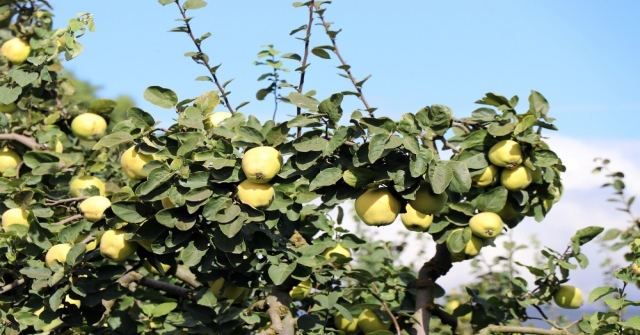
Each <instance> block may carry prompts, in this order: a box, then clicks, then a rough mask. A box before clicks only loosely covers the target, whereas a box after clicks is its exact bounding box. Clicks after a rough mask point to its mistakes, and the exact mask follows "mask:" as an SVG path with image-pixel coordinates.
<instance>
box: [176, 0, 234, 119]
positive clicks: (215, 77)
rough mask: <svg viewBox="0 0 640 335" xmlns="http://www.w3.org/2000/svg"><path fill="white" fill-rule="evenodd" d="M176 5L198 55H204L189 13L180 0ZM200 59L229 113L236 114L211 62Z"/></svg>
mask: <svg viewBox="0 0 640 335" xmlns="http://www.w3.org/2000/svg"><path fill="white" fill-rule="evenodd" d="M176 5H178V9H180V14H182V18H183V19H184V25H185V27H186V28H187V33H189V36H190V37H191V40H192V41H193V43H194V44H195V45H196V48H197V49H198V54H199V55H204V52H202V48H201V47H200V43H202V41H200V42H198V41H197V39H196V37H195V36H194V35H193V31H192V30H191V25H189V21H188V20H187V13H186V11H185V10H184V9H183V8H182V6H180V0H176ZM199 59H200V60H201V61H202V64H203V65H204V66H206V67H207V70H208V71H209V73H210V74H211V77H212V78H213V81H214V82H215V84H216V86H218V90H219V91H220V95H221V96H222V99H224V104H225V105H226V106H227V109H229V112H231V114H233V113H235V111H234V110H233V107H231V105H230V104H229V100H228V99H227V94H226V93H225V91H224V87H222V85H221V84H220V82H219V81H218V77H217V76H216V72H215V71H214V70H213V68H212V67H211V66H210V65H209V61H208V60H207V57H200V58H199ZM196 63H197V62H196Z"/></svg>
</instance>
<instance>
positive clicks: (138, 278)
mask: <svg viewBox="0 0 640 335" xmlns="http://www.w3.org/2000/svg"><path fill="white" fill-rule="evenodd" d="M117 282H118V283H119V284H120V285H122V286H124V287H126V288H129V285H130V284H131V283H132V282H137V283H138V284H140V285H142V286H145V287H148V288H152V289H155V290H159V291H164V292H166V293H167V294H170V295H173V296H178V297H181V298H187V299H192V298H193V296H194V292H193V291H191V290H189V289H186V288H184V287H181V286H177V285H173V284H169V283H165V282H163V281H159V280H155V279H151V278H147V277H145V276H143V275H141V274H140V273H138V272H136V271H131V272H129V273H127V274H125V275H124V276H122V277H120V278H119V279H118V280H117Z"/></svg>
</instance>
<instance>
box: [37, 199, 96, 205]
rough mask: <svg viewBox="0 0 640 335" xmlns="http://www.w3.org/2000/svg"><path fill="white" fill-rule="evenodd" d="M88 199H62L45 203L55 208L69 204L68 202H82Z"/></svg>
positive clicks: (46, 200)
mask: <svg viewBox="0 0 640 335" xmlns="http://www.w3.org/2000/svg"><path fill="white" fill-rule="evenodd" d="M87 198H88V197H77V198H67V199H61V200H49V199H45V200H44V202H45V203H46V205H47V206H55V205H59V204H64V203H67V202H77V201H82V200H85V199H87Z"/></svg>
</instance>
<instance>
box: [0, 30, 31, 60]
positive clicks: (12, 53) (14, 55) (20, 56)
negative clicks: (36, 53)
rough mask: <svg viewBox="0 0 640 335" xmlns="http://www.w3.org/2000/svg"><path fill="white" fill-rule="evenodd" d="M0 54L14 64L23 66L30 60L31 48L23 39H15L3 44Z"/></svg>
mask: <svg viewBox="0 0 640 335" xmlns="http://www.w3.org/2000/svg"><path fill="white" fill-rule="evenodd" d="M0 53H2V55H3V56H4V57H6V58H7V59H8V60H9V61H11V62H12V63H14V64H21V63H23V62H24V61H25V60H27V58H29V54H30V53H31V46H29V43H27V42H26V41H24V40H23V39H21V38H18V37H14V38H11V39H9V40H7V41H6V42H4V44H2V48H0Z"/></svg>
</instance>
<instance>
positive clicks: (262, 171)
mask: <svg viewBox="0 0 640 335" xmlns="http://www.w3.org/2000/svg"><path fill="white" fill-rule="evenodd" d="M281 168H282V155H280V152H278V150H276V149H275V148H273V147H256V148H251V149H249V150H247V151H246V152H245V153H244V156H243V157H242V171H244V174H245V175H246V176H247V179H249V180H250V181H252V182H254V183H267V182H269V181H270V180H271V179H273V177H275V176H276V175H277V174H278V172H280V169H281Z"/></svg>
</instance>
